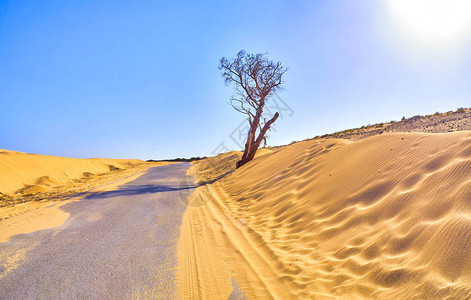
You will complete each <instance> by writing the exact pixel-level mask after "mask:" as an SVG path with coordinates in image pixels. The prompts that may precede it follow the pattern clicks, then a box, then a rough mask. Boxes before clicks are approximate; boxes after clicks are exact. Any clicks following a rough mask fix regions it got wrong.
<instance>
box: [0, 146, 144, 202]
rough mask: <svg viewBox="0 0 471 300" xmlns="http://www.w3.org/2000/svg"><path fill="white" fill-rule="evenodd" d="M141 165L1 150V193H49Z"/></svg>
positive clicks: (101, 159)
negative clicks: (59, 186) (79, 180)
mask: <svg viewBox="0 0 471 300" xmlns="http://www.w3.org/2000/svg"><path fill="white" fill-rule="evenodd" d="M140 163H142V161H141V160H138V159H103V158H91V159H80V158H67V157H57V156H49V155H38V154H29V153H23V152H15V151H9V150H2V149H0V193H10V194H11V193H16V192H19V191H21V192H23V193H24V194H27V193H37V192H45V191H48V190H49V189H50V188H51V187H55V186H58V185H62V184H66V183H68V182H70V181H71V180H73V179H78V178H82V177H84V176H88V175H93V174H99V173H105V172H108V171H110V170H115V169H125V168H127V167H128V166H129V165H132V164H140Z"/></svg>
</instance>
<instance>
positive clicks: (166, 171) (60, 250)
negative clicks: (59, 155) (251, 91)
mask: <svg viewBox="0 0 471 300" xmlns="http://www.w3.org/2000/svg"><path fill="white" fill-rule="evenodd" d="M188 167H189V164H187V163H183V164H175V165H169V166H162V167H154V168H150V169H149V170H148V171H147V173H145V174H144V175H142V176H141V177H139V178H138V179H136V180H134V181H132V182H130V183H128V184H125V185H123V186H121V187H120V188H119V189H118V190H116V191H110V192H103V193H100V194H92V195H89V196H87V197H86V198H84V199H83V200H80V201H77V202H73V203H69V204H67V205H65V206H63V207H62V209H63V210H65V211H67V212H69V213H70V217H69V219H68V220H67V221H66V222H65V223H64V224H62V225H61V226H59V227H56V228H53V229H47V230H42V231H38V232H35V233H31V234H23V235H18V236H16V237H15V238H13V239H12V240H11V241H9V242H6V243H3V244H0V299H31V298H33V299H77V298H81V299H83V298H89V299H90V298H92V299H122V298H161V299H172V298H176V287H175V280H176V279H175V274H176V270H175V268H176V266H177V256H176V255H177V242H178V236H179V234H180V226H181V223H182V217H183V214H184V212H185V209H186V206H185V204H184V203H183V202H182V201H180V198H181V197H182V196H183V197H184V196H185V195H186V194H189V193H190V192H191V189H192V188H193V186H192V184H191V183H187V181H185V173H186V170H187V169H188Z"/></svg>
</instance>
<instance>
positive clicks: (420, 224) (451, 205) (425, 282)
mask: <svg viewBox="0 0 471 300" xmlns="http://www.w3.org/2000/svg"><path fill="white" fill-rule="evenodd" d="M237 158H238V154H237V153H228V154H223V155H221V156H219V157H216V158H210V159H206V160H203V161H200V162H197V163H196V166H195V170H193V171H195V172H196V174H197V175H196V176H198V178H200V180H201V181H202V182H204V181H206V182H207V181H210V180H211V179H214V178H218V177H219V178H220V179H219V180H218V181H216V182H215V183H214V184H205V185H202V186H201V187H199V188H198V189H197V190H196V192H195V193H194V194H193V197H195V198H199V200H198V201H204V202H206V205H203V206H200V207H189V209H188V210H187V213H186V215H185V218H184V222H183V226H182V237H181V240H180V252H179V261H180V269H179V279H180V295H181V296H182V297H188V298H199V297H203V298H210V299H212V298H226V297H227V296H229V294H230V293H231V291H232V285H231V280H233V278H234V279H235V280H236V281H237V282H238V284H239V286H240V287H241V288H242V289H243V291H244V292H245V293H246V295H247V296H248V297H249V298H255V297H258V298H261V297H263V298H278V299H299V298H319V299H326V298H347V299H351V298H383V299H411V298H429V299H430V298H435V299H446V298H456V297H459V298H466V297H468V298H469V297H471V257H470V256H469V253H471V201H470V199H471V176H470V175H469V174H470V173H471V133H470V132H467V131H465V132H457V133H445V134H424V133H394V134H386V135H379V136H375V137H371V138H368V139H365V140H361V141H355V142H353V141H346V140H335V139H328V140H322V139H321V140H313V141H306V142H300V143H296V144H293V145H290V146H286V147H283V148H281V149H279V150H277V151H274V152H273V153H269V154H266V155H264V156H262V157H259V158H257V159H255V160H254V161H253V162H251V163H250V164H248V165H246V166H244V167H242V168H241V169H238V170H236V171H233V172H231V169H232V168H233V167H228V165H233V164H234V163H235V161H236V160H237ZM221 170H222V171H221ZM228 172H229V173H228Z"/></svg>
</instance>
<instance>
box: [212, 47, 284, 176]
mask: <svg viewBox="0 0 471 300" xmlns="http://www.w3.org/2000/svg"><path fill="white" fill-rule="evenodd" d="M219 69H220V70H221V71H222V76H223V77H224V79H225V83H226V84H227V85H230V84H233V83H234V85H235V92H236V93H235V95H233V96H232V98H231V105H232V107H233V108H234V109H235V110H237V111H238V112H241V113H243V114H246V115H247V116H248V122H249V132H248V134H247V141H246V143H245V149H244V154H243V155H242V158H241V159H240V160H239V161H238V162H237V165H236V167H237V168H239V167H241V166H243V165H244V164H246V163H247V162H249V161H251V160H252V159H253V158H254V156H255V153H256V152H257V150H258V147H259V146H260V143H261V142H262V141H264V143H265V144H266V137H265V134H266V133H267V131H268V130H269V129H270V126H271V125H272V124H273V123H274V122H275V121H276V119H277V118H278V116H279V113H278V112H276V113H275V114H274V115H273V116H272V117H271V118H270V119H269V120H268V121H267V120H266V119H265V118H263V120H262V117H263V110H264V108H265V105H266V103H267V100H268V99H269V98H270V96H272V95H273V93H275V92H276V91H277V90H280V89H281V85H282V83H283V81H282V77H283V74H284V73H285V72H286V70H287V69H286V68H284V67H283V66H282V65H281V63H280V62H273V61H271V60H268V59H267V58H266V56H265V54H247V53H246V52H245V51H243V50H242V51H239V53H237V57H236V58H233V59H227V58H225V57H223V58H222V59H221V61H220V65H219Z"/></svg>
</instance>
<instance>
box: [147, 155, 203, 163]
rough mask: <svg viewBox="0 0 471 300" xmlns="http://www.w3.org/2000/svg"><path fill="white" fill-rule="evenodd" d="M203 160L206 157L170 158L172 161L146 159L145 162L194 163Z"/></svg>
mask: <svg viewBox="0 0 471 300" xmlns="http://www.w3.org/2000/svg"><path fill="white" fill-rule="evenodd" d="M203 158H206V156H203V157H199V156H194V157H190V158H181V157H178V158H172V159H157V160H156V159H148V160H146V161H147V162H163V161H172V162H190V161H195V160H200V159H203Z"/></svg>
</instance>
